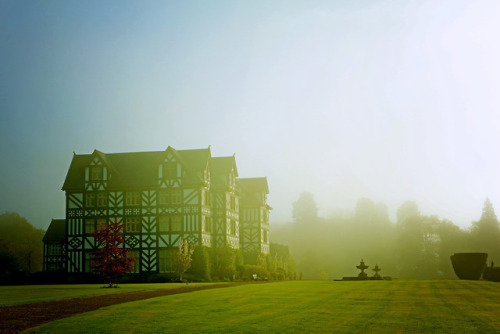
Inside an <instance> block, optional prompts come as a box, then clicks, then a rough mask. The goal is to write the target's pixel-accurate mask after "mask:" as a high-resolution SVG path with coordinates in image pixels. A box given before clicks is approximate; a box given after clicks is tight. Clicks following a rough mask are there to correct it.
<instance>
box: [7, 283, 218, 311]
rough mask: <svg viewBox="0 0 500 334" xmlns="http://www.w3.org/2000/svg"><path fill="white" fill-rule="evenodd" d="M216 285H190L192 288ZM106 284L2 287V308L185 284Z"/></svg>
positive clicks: (175, 286)
mask: <svg viewBox="0 0 500 334" xmlns="http://www.w3.org/2000/svg"><path fill="white" fill-rule="evenodd" d="M206 284H214V283H190V285H191V286H197V285H206ZM103 286H105V285H104V284H67V285H16V286H0V306H9V305H21V304H28V303H38V302H47V301H52V300H59V299H65V298H77V297H90V296H96V295H104V294H108V293H121V292H129V291H144V290H156V289H173V288H178V287H181V286H185V284H183V283H168V284H166V283H158V284H120V285H119V288H116V289H103V288H102V287H103Z"/></svg>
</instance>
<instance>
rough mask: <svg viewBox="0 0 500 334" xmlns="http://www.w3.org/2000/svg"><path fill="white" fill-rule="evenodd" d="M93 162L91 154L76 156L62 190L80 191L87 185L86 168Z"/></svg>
mask: <svg viewBox="0 0 500 334" xmlns="http://www.w3.org/2000/svg"><path fill="white" fill-rule="evenodd" d="M91 160H92V155H91V154H78V155H77V154H75V155H73V159H72V160H71V164H70V165H69V169H68V174H66V179H65V180H64V184H63V186H62V190H69V189H79V188H83V187H84V185H85V167H87V166H88V165H89V164H90V161H91Z"/></svg>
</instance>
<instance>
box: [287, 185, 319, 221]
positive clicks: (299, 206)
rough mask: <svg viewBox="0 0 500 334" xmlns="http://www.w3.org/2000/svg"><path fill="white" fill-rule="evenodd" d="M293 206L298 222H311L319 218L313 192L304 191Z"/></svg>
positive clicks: (294, 216)
mask: <svg viewBox="0 0 500 334" xmlns="http://www.w3.org/2000/svg"><path fill="white" fill-rule="evenodd" d="M292 206H293V209H292V216H293V218H294V220H295V221H296V222H303V223H311V222H315V221H317V220H318V207H317V205H316V202H315V201H314V196H313V194H311V193H308V192H303V193H302V194H300V197H299V199H298V200H297V201H296V202H294V203H293V204H292Z"/></svg>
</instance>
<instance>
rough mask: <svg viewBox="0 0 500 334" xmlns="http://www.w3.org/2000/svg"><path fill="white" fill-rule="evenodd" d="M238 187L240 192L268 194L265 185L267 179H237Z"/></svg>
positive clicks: (267, 187)
mask: <svg viewBox="0 0 500 334" xmlns="http://www.w3.org/2000/svg"><path fill="white" fill-rule="evenodd" d="M236 181H237V182H238V185H239V186H240V187H241V190H243V191H246V192H254V193H257V192H265V193H266V194H269V186H268V184H267V177H252V178H242V179H237V180H236Z"/></svg>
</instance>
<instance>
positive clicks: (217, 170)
mask: <svg viewBox="0 0 500 334" xmlns="http://www.w3.org/2000/svg"><path fill="white" fill-rule="evenodd" d="M231 170H234V174H235V175H234V176H235V177H237V176H238V168H237V167H236V159H235V157H234V155H233V156H231V157H213V158H212V170H211V180H212V184H213V185H214V186H216V187H225V186H227V185H228V176H229V173H230V172H231Z"/></svg>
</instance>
